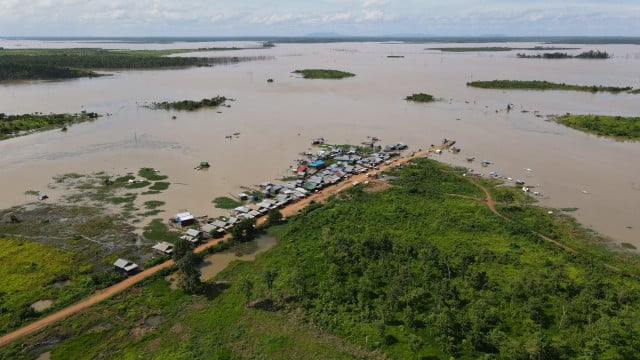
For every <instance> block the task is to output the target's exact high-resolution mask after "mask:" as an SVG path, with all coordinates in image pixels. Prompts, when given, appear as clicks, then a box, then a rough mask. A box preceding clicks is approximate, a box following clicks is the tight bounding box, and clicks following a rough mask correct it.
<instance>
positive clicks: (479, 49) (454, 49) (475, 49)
mask: <svg viewBox="0 0 640 360" xmlns="http://www.w3.org/2000/svg"><path fill="white" fill-rule="evenodd" d="M515 49H518V48H513V47H506V46H476V47H440V48H427V49H425V50H440V51H442V52H485V51H486V52H489V51H491V52H493V51H512V50H515Z"/></svg>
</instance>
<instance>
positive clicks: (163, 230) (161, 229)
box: [142, 219, 181, 243]
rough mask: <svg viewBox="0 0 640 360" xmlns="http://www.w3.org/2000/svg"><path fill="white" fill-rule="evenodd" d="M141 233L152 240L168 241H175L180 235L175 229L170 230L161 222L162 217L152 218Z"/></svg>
mask: <svg viewBox="0 0 640 360" xmlns="http://www.w3.org/2000/svg"><path fill="white" fill-rule="evenodd" d="M142 235H143V236H144V237H145V238H147V239H149V240H152V241H158V242H159V241H167V242H170V243H175V242H176V241H178V239H180V236H181V234H180V233H179V232H177V231H170V228H169V227H168V226H167V225H166V224H165V223H163V222H162V219H153V220H152V221H151V222H150V223H149V225H147V226H146V227H145V228H144V232H143V234H142Z"/></svg>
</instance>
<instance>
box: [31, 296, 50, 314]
mask: <svg viewBox="0 0 640 360" xmlns="http://www.w3.org/2000/svg"><path fill="white" fill-rule="evenodd" d="M51 305H53V300H51V299H44V300H38V301H36V302H34V303H33V304H31V307H32V308H33V310H35V311H37V312H42V311H45V310H47V309H48V308H50V307H51Z"/></svg>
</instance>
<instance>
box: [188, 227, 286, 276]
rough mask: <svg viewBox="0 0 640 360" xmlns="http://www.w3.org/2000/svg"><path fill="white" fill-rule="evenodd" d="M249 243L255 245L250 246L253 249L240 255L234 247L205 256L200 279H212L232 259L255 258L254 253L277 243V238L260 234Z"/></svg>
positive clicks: (245, 259) (263, 250)
mask: <svg viewBox="0 0 640 360" xmlns="http://www.w3.org/2000/svg"><path fill="white" fill-rule="evenodd" d="M250 244H251V245H255V247H253V248H252V250H253V251H252V252H250V253H245V254H242V255H240V254H236V251H234V249H230V250H226V251H222V252H219V253H215V254H211V255H208V256H206V257H205V258H204V262H203V263H202V266H201V268H200V271H202V275H201V276H200V279H201V280H202V281H207V280H210V279H212V278H213V277H214V276H216V275H217V274H218V273H219V272H220V271H222V270H224V269H225V268H226V267H227V266H228V265H229V263H231V262H232V261H234V260H241V261H251V260H253V259H255V258H256V255H258V254H261V253H263V252H265V251H267V250H269V249H271V248H273V247H274V246H276V245H277V244H278V239H276V238H275V237H274V236H271V235H261V236H260V237H258V238H257V239H255V240H254V241H252V242H251V243H250Z"/></svg>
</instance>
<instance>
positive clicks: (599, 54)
mask: <svg viewBox="0 0 640 360" xmlns="http://www.w3.org/2000/svg"><path fill="white" fill-rule="evenodd" d="M517 56H518V57H519V58H535V59H608V58H609V57H610V56H609V54H608V53H607V52H606V51H600V50H596V51H593V50H589V51H585V52H582V53H580V54H578V55H569V54H567V53H562V52H553V53H544V54H536V55H528V54H520V53H519V54H518V55H517Z"/></svg>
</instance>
